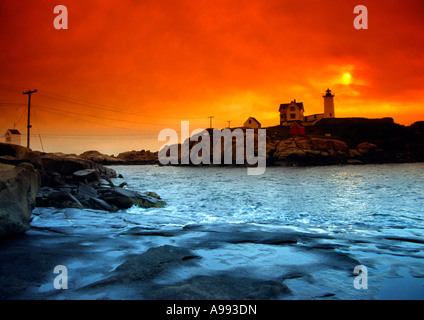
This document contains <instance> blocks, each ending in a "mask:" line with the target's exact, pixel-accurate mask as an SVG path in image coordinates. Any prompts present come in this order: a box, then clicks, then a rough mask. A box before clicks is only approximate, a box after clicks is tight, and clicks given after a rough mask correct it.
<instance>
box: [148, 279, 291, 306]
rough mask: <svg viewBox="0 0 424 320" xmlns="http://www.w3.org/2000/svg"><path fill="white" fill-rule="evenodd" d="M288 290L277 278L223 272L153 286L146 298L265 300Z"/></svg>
mask: <svg viewBox="0 0 424 320" xmlns="http://www.w3.org/2000/svg"><path fill="white" fill-rule="evenodd" d="M288 294H290V290H289V289H288V288H287V286H286V285H285V284H283V283H282V282H280V281H272V280H269V281H264V280H257V279H250V278H237V277H231V276H227V275H217V276H196V277H193V278H191V279H188V280H186V281H183V282H180V283H176V284H171V285H160V286H157V287H153V288H151V289H150V290H148V291H147V292H146V298H147V299H164V300H267V299H279V298H281V297H283V296H286V295H288Z"/></svg>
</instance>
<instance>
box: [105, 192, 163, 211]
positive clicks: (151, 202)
mask: <svg viewBox="0 0 424 320" xmlns="http://www.w3.org/2000/svg"><path fill="white" fill-rule="evenodd" d="M99 192H100V193H101V197H102V199H103V200H105V201H106V202H107V203H110V204H112V205H114V206H116V207H117V208H118V209H128V208H131V207H132V206H133V205H135V206H138V207H142V208H152V207H156V208H160V207H163V206H165V205H166V203H165V202H164V201H161V200H158V199H156V198H153V197H150V196H147V195H144V194H140V193H138V192H135V191H131V190H127V189H123V188H111V189H104V190H99Z"/></svg>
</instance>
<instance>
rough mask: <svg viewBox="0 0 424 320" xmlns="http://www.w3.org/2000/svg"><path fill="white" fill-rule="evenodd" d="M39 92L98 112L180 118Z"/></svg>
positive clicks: (43, 91)
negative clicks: (153, 114)
mask: <svg viewBox="0 0 424 320" xmlns="http://www.w3.org/2000/svg"><path fill="white" fill-rule="evenodd" d="M40 91H41V92H42V93H41V94H42V95H43V96H46V97H48V98H52V99H56V100H61V101H65V102H68V103H73V104H77V105H82V106H88V107H91V108H93V109H99V110H104V111H110V112H116V113H124V114H128V115H135V116H143V117H148V118H154V119H167V120H180V118H167V117H162V116H161V117H157V116H152V115H148V114H145V113H140V112H132V111H127V110H123V108H116V107H112V106H107V105H104V104H100V103H95V102H88V101H84V100H81V99H75V98H71V97H67V96H64V95H60V94H55V93H51V92H48V91H45V90H40ZM203 118H204V117H198V118H190V120H200V119H203Z"/></svg>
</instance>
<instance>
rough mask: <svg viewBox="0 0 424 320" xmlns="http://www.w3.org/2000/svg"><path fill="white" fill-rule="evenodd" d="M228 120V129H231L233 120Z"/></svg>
mask: <svg viewBox="0 0 424 320" xmlns="http://www.w3.org/2000/svg"><path fill="white" fill-rule="evenodd" d="M227 122H228V129H230V128H231V120H228V121H227Z"/></svg>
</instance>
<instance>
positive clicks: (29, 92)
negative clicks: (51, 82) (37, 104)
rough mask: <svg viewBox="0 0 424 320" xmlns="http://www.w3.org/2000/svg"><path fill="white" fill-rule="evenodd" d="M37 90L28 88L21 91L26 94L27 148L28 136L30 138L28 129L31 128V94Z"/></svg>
mask: <svg viewBox="0 0 424 320" xmlns="http://www.w3.org/2000/svg"><path fill="white" fill-rule="evenodd" d="M36 92H37V90H32V91H31V90H28V91H27V92H22V94H27V95H28V125H27V148H29V140H30V139H29V138H30V129H31V127H32V126H31V124H30V121H31V94H32V93H36Z"/></svg>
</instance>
